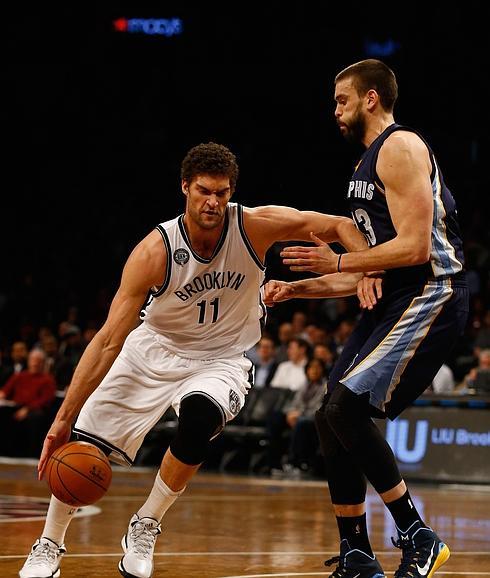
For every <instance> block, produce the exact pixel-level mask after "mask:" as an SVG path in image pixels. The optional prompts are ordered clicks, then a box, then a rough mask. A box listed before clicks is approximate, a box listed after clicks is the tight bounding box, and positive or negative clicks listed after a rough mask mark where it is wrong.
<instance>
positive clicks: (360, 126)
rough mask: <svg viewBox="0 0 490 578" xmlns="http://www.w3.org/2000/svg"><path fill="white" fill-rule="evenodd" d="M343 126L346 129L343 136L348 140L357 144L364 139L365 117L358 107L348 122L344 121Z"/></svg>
mask: <svg viewBox="0 0 490 578" xmlns="http://www.w3.org/2000/svg"><path fill="white" fill-rule="evenodd" d="M344 126H345V127H346V128H347V130H346V131H344V132H343V137H344V138H345V139H346V140H347V141H348V142H350V143H353V144H359V143H360V142H362V141H363V140H364V136H365V135H366V119H365V118H364V115H363V114H362V112H361V108H360V107H359V108H358V109H357V110H356V112H355V114H354V116H353V117H352V120H351V121H350V122H349V123H348V124H347V123H344Z"/></svg>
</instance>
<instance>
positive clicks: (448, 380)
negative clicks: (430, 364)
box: [429, 363, 456, 395]
mask: <svg viewBox="0 0 490 578" xmlns="http://www.w3.org/2000/svg"><path fill="white" fill-rule="evenodd" d="M455 385H456V383H455V381H454V375H453V372H452V369H451V368H450V367H449V366H448V365H446V364H445V363H444V364H442V365H441V368H440V369H439V371H438V372H437V373H436V375H435V377H434V379H433V380H432V386H431V388H429V389H431V390H432V393H435V394H438V395H443V394H445V393H448V394H451V393H454V388H455Z"/></svg>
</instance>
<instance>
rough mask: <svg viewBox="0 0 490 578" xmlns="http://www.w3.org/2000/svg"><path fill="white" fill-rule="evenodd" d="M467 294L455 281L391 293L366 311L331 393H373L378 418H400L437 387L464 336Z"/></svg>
mask: <svg viewBox="0 0 490 578" xmlns="http://www.w3.org/2000/svg"><path fill="white" fill-rule="evenodd" d="M468 301H469V296H468V289H467V287H466V285H465V283H464V282H462V281H459V280H458V282H457V283H454V282H453V280H452V279H442V280H431V281H429V282H427V283H426V284H425V285H414V286H406V287H398V288H395V289H388V291H387V293H386V294H384V295H383V297H382V299H381V300H380V301H379V302H378V305H376V307H375V308H374V310H372V311H365V312H364V313H363V315H362V317H361V319H360V321H359V323H358V325H357V326H356V328H355V329H354V331H353V333H352V334H351V336H350V338H349V339H348V341H347V343H346V345H345V347H344V349H343V350H342V353H341V355H340V357H339V359H338V361H337V363H336V364H335V366H334V367H333V369H332V371H331V373H330V377H329V383H328V390H329V391H333V389H334V387H335V386H336V385H337V384H338V383H342V384H344V385H345V386H346V387H348V388H349V389H350V390H351V391H353V392H354V393H356V394H365V393H369V401H370V404H371V405H372V406H374V407H375V408H377V410H380V411H376V410H374V411H373V415H376V416H378V417H382V416H384V417H388V418H390V419H395V418H396V417H397V416H398V415H399V414H400V413H401V412H402V411H403V409H404V408H405V407H407V406H408V405H410V404H411V403H412V402H413V401H414V400H415V399H416V398H417V397H419V395H421V394H422V393H423V392H424V391H425V390H426V389H427V387H429V385H430V384H431V383H432V380H433V378H434V376H435V375H436V373H437V372H438V371H439V368H440V367H441V365H442V364H443V363H444V362H446V361H447V360H448V358H449V355H450V352H451V349H452V348H453V346H454V345H455V344H456V341H457V340H458V337H459V336H460V335H461V334H462V333H463V331H464V328H465V325H466V319H467V316H468V307H469V306H468Z"/></svg>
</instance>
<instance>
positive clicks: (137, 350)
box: [20, 143, 367, 578]
mask: <svg viewBox="0 0 490 578" xmlns="http://www.w3.org/2000/svg"><path fill="white" fill-rule="evenodd" d="M181 176H182V192H183V194H184V195H185V198H186V208H185V213H184V214H183V215H181V216H180V217H177V218H175V219H172V220H170V221H166V222H164V223H161V224H160V225H158V226H157V227H156V228H155V230H154V231H152V232H151V233H150V234H149V235H148V236H147V237H146V238H145V239H143V241H141V243H139V244H138V245H137V246H136V248H135V249H134V250H133V252H132V253H131V255H130V257H129V259H128V261H127V262H126V265H125V267H124V270H123V273H122V279H121V284H120V286H119V289H118V291H117V293H116V295H115V297H114V300H113V302H112V304H111V308H110V311H109V315H108V317H107V320H106V322H105V323H104V325H103V327H102V328H101V329H100V331H99V332H98V333H97V335H96V336H95V337H94V338H93V340H92V341H91V342H90V344H89V345H88V347H87V349H86V350H85V352H84V354H83V356H82V358H81V359H80V362H79V363H78V365H77V369H76V371H75V374H74V376H73V379H72V382H71V384H70V386H69V388H68V390H67V395H66V397H65V399H64V401H63V404H62V406H61V408H60V410H59V412H58V414H57V416H56V418H55V420H54V422H53V424H52V426H51V428H50V430H49V432H48V434H47V437H46V439H45V442H44V447H43V451H42V454H41V458H40V461H39V476H40V478H42V476H43V474H44V471H45V468H46V464H47V460H48V458H49V456H50V455H51V453H52V452H53V451H54V450H55V449H56V448H58V447H60V446H61V445H62V444H64V443H65V442H67V441H68V439H69V438H70V435H71V432H72V425H73V422H74V421H75V419H76V423H75V426H74V428H73V432H74V433H75V434H76V435H77V436H78V438H79V439H83V440H86V441H89V442H92V443H94V444H97V445H98V446H99V447H101V448H102V449H103V450H104V451H105V452H106V454H107V455H109V458H110V459H111V460H113V461H115V462H118V463H121V464H129V465H130V464H131V463H132V462H133V459H134V457H135V455H136V452H137V450H138V448H139V447H140V445H141V443H142V441H143V438H144V437H145V435H146V433H147V432H148V431H149V430H150V429H151V428H152V427H153V426H154V425H155V424H156V423H157V421H158V420H159V419H160V417H161V416H162V415H163V414H164V412H165V411H166V410H167V408H169V407H170V406H171V405H172V406H173V407H174V408H175V410H176V411H177V413H178V415H179V426H178V432H177V434H176V437H175V438H174V439H173V440H172V442H171V444H170V448H169V449H168V450H167V452H166V453H165V455H164V457H163V461H162V464H161V467H160V470H159V472H158V474H157V476H156V479H155V483H154V486H153V488H152V490H151V492H150V495H149V497H148V499H147V501H146V502H145V503H144V504H143V505H142V506H141V508H140V509H139V510H138V511H137V512H136V513H135V514H134V516H133V517H132V518H131V520H130V523H129V527H128V529H127V532H126V534H125V535H124V536H123V539H122V547H123V551H124V556H123V557H122V558H121V560H120V562H119V571H120V573H121V574H122V575H123V576H125V577H126V578H128V577H129V578H131V577H133V578H149V577H150V576H151V575H152V574H153V550H154V547H155V541H156V538H157V536H158V535H159V534H160V533H161V527H160V521H161V519H162V517H163V515H164V514H165V512H166V511H167V510H168V508H170V506H171V505H172V504H173V502H174V501H175V500H176V499H177V498H178V497H179V496H180V495H181V494H182V492H183V491H184V489H185V487H186V485H187V483H188V482H189V480H190V479H191V477H192V476H193V475H194V473H195V472H196V471H197V470H198V468H199V466H200V464H201V463H202V462H203V460H204V459H205V455H206V450H207V447H208V445H209V442H210V440H211V439H212V438H213V437H215V436H216V435H218V433H219V432H220V431H221V430H222V429H223V427H224V426H225V424H226V422H227V421H229V420H231V419H233V418H234V417H235V416H236V415H237V413H238V412H239V411H240V409H241V407H242V406H243V404H244V402H245V396H246V393H247V390H248V388H249V387H250V384H249V383H248V378H249V371H250V369H251V365H252V364H251V362H250V360H248V359H247V358H246V357H245V356H244V352H245V351H247V350H248V349H250V348H251V347H252V346H253V345H255V344H256V343H257V342H258V341H259V338H260V325H261V319H262V318H263V316H264V311H265V308H264V305H263V303H262V300H261V296H260V288H261V286H262V284H263V281H264V269H265V268H264V258H265V254H266V251H267V250H268V248H269V247H270V246H271V245H272V244H273V243H275V242H276V241H283V240H288V239H290V240H293V239H297V240H310V232H315V233H316V234H317V235H318V237H319V238H321V239H323V240H324V241H326V242H330V241H339V242H340V243H341V244H342V245H343V246H344V247H345V248H346V249H347V250H351V251H356V250H362V249H364V248H366V246H367V245H366V241H365V239H364V237H363V235H362V234H361V233H359V231H358V230H357V228H356V227H355V225H354V223H353V222H352V221H351V220H350V219H346V218H342V217H333V216H328V215H322V214H320V213H316V212H311V211H304V212H300V211H298V210H296V209H292V208H289V207H277V206H268V207H257V208H245V207H242V206H240V205H238V204H236V203H231V202H229V201H230V198H231V196H232V193H233V192H234V190H235V185H236V181H237V177H238V166H237V163H236V159H235V156H234V155H233V154H232V153H231V152H230V151H229V150H228V149H227V148H226V147H224V146H222V145H218V144H215V143H208V144H201V145H198V146H196V147H194V148H193V149H191V150H190V151H189V153H188V154H187V156H186V157H185V159H184V161H183V163H182V171H181ZM360 276H361V274H359V273H353V274H351V275H350V277H349V278H348V279H347V281H348V283H350V285H351V287H355V286H356V284H357V280H358V279H359V277H360ZM341 281H342V284H343V285H344V286H345V285H346V281H345V278H342V280H341ZM338 290H339V291H342V290H345V287H339V288H338ZM77 416H78V417H77ZM73 513H74V510H73V509H72V508H71V507H70V506H67V505H65V504H63V503H62V502H60V501H59V500H58V499H56V498H55V497H54V496H52V498H51V502H50V506H49V510H48V515H47V520H46V524H45V527H44V530H43V532H42V535H41V537H40V538H39V540H37V541H36V542H35V544H34V545H33V547H32V550H31V553H30V554H29V557H28V559H27V560H26V562H25V564H24V566H23V568H22V569H21V571H20V577H21V578H44V577H48V576H49V577H51V576H54V577H58V576H59V574H60V568H59V567H60V562H61V558H62V556H63V554H64V553H65V547H64V545H63V542H64V537H65V532H66V530H67V528H68V525H69V523H70V521H71V519H72V516H73Z"/></svg>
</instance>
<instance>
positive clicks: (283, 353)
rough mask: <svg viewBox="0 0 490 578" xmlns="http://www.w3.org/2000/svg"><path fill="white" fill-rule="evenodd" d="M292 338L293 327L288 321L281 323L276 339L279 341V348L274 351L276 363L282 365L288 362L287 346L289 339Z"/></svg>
mask: <svg viewBox="0 0 490 578" xmlns="http://www.w3.org/2000/svg"><path fill="white" fill-rule="evenodd" d="M292 338H293V326H292V325H291V323H289V322H288V321H285V322H284V323H281V325H279V330H278V332H277V339H278V341H279V346H278V347H277V350H276V361H277V362H278V363H282V362H283V361H287V360H288V345H289V341H290V339H292Z"/></svg>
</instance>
